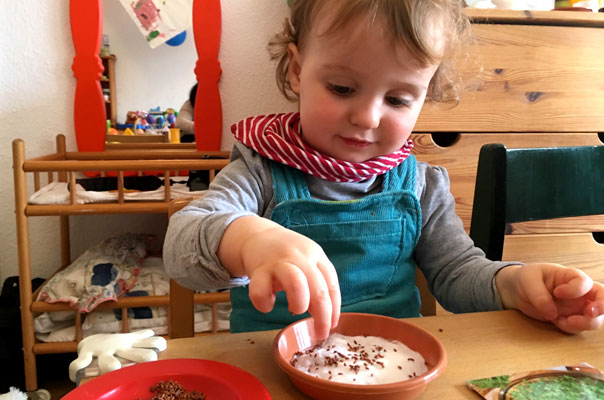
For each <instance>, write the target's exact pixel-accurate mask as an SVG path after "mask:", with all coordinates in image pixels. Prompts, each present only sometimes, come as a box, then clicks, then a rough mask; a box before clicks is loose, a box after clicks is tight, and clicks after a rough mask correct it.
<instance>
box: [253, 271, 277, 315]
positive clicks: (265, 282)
mask: <svg viewBox="0 0 604 400" xmlns="http://www.w3.org/2000/svg"><path fill="white" fill-rule="evenodd" d="M275 292H276V290H275V289H274V285H273V276H272V274H271V272H270V270H269V269H267V268H258V269H257V270H256V271H255V272H254V275H253V276H252V277H250V286H249V296H250V301H251V302H252V304H253V305H254V307H255V308H256V309H257V310H258V311H260V312H263V313H267V312H270V311H271V310H272V309H273V306H274V305H275V299H276V296H275Z"/></svg>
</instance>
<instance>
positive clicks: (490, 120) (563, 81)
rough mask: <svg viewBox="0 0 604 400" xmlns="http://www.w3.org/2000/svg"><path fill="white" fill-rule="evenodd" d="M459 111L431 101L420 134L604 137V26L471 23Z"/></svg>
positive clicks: (422, 115)
mask: <svg viewBox="0 0 604 400" xmlns="http://www.w3.org/2000/svg"><path fill="white" fill-rule="evenodd" d="M472 29H473V32H474V35H475V38H476V44H475V45H473V46H471V48H470V49H469V57H468V59H467V60H466V61H465V62H464V63H463V64H460V65H461V69H462V70H463V71H464V74H463V75H464V78H465V80H464V81H465V82H464V83H465V87H466V88H467V91H466V92H465V93H464V95H463V96H462V100H461V102H460V104H459V105H457V106H456V107H453V108H451V107H443V106H441V105H438V104H434V103H429V102H427V103H426V104H425V105H424V108H423V110H422V112H421V114H420V117H419V120H418V122H417V125H416V131H418V132H419V131H421V132H436V131H449V132H484V131H491V132H493V131H495V132H497V131H498V132H541V131H544V132H548V131H549V132H604V113H603V112H602V110H604V28H602V27H573V26H543V25H505V24H473V25H472Z"/></svg>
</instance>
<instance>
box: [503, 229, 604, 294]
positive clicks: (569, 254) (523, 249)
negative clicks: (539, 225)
mask: <svg viewBox="0 0 604 400" xmlns="http://www.w3.org/2000/svg"><path fill="white" fill-rule="evenodd" d="M503 260H507V261H522V262H524V263H532V262H553V263H558V264H563V265H566V266H568V267H575V268H579V269H581V270H583V271H584V272H585V273H587V274H588V275H589V276H591V277H592V278H593V279H594V280H596V281H598V282H602V283H604V245H602V244H599V243H597V242H596V241H595V240H594V239H593V236H592V235H591V234H590V233H576V234H549V235H511V236H510V235H508V236H506V237H505V241H504V244H503Z"/></svg>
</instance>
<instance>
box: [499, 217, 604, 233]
mask: <svg viewBox="0 0 604 400" xmlns="http://www.w3.org/2000/svg"><path fill="white" fill-rule="evenodd" d="M506 232H507V233H508V234H511V235H523V234H524V235H526V234H536V233H547V232H558V233H579V232H604V215H593V216H583V217H568V218H559V219H544V220H540V221H528V222H516V223H513V224H509V226H506Z"/></svg>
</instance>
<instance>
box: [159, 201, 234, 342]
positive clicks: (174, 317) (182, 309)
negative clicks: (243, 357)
mask: <svg viewBox="0 0 604 400" xmlns="http://www.w3.org/2000/svg"><path fill="white" fill-rule="evenodd" d="M191 200H193V198H192V197H188V198H180V199H175V200H172V201H171V202H170V205H169V206H168V215H169V216H170V217H171V216H172V215H173V214H174V213H175V212H177V211H179V210H181V209H182V208H184V207H185V206H186V205H187V204H189V202H191ZM229 301H231V299H230V294H229V292H216V293H193V291H192V290H190V289H187V288H185V287H183V286H181V285H179V284H178V283H176V282H175V281H174V280H172V279H170V305H169V307H168V327H169V328H168V336H169V337H170V338H171V339H176V338H183V337H193V336H194V335H195V317H194V306H195V304H211V306H212V330H211V332H212V333H213V334H216V333H218V324H217V321H218V315H217V304H218V303H228V302H229Z"/></svg>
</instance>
